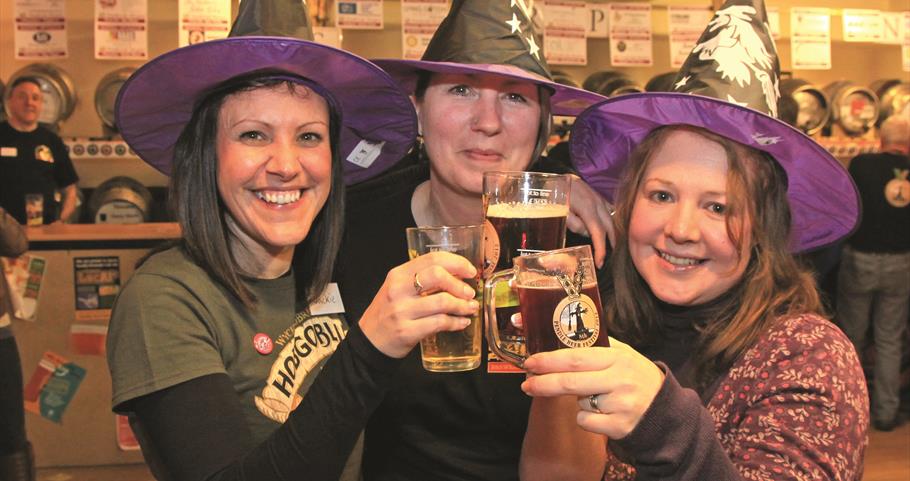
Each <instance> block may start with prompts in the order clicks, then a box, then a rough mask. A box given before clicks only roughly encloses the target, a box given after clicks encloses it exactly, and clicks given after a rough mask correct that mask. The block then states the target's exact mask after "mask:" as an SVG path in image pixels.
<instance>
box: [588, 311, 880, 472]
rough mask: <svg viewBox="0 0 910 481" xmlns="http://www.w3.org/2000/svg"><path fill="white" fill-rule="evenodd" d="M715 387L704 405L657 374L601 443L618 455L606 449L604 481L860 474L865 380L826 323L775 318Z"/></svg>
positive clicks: (865, 412)
mask: <svg viewBox="0 0 910 481" xmlns="http://www.w3.org/2000/svg"><path fill="white" fill-rule="evenodd" d="M717 386H718V387H717V389H716V390H715V391H714V393H713V394H712V395H711V398H710V401H708V404H707V406H704V405H703V404H702V402H701V400H700V399H699V397H698V395H697V394H696V393H695V392H694V391H692V390H690V389H684V388H682V387H680V385H679V384H678V383H677V381H676V379H675V378H673V376H672V374H670V373H667V380H666V381H665V382H664V385H663V386H662V387H661V390H660V391H659V392H658V394H657V397H656V398H655V400H654V402H653V403H652V405H651V407H650V408H649V409H648V411H647V412H646V413H645V416H644V417H643V418H642V420H641V422H640V423H639V425H638V426H636V428H635V430H633V431H632V432H631V433H630V434H629V435H628V436H626V437H625V438H623V439H622V440H619V441H611V442H610V446H611V449H612V450H613V451H615V452H616V453H624V454H623V455H622V456H620V455H618V454H615V455H614V454H612V453H609V454H608V461H607V470H606V474H605V477H604V479H608V480H632V479H637V480H652V479H654V480H656V479H661V480H712V481H721V480H774V481H778V480H799V481H803V480H805V481H810V480H811V481H819V480H832V481H833V480H836V481H859V480H860V479H861V478H862V474H863V453H864V451H865V448H866V444H867V441H868V438H867V436H866V429H867V426H868V424H869V404H868V401H869V398H868V395H867V392H866V382H865V378H864V376H863V371H862V369H861V368H860V364H859V360H858V359H857V356H856V352H855V351H854V349H853V345H852V344H851V343H850V341H849V340H848V339H847V338H846V336H844V334H843V333H841V331H840V330H838V329H837V328H836V327H835V326H834V325H832V324H831V323H830V322H828V321H827V320H825V319H823V318H821V317H819V316H817V315H815V314H806V315H800V316H795V317H791V318H786V319H782V320H781V321H780V322H778V323H777V324H776V325H775V327H774V328H772V329H771V330H770V331H769V332H767V333H766V334H765V335H764V336H762V337H761V338H760V339H759V341H758V342H757V343H756V345H755V346H753V347H752V348H750V349H749V350H748V351H746V352H745V354H743V356H741V357H740V358H739V359H738V360H737V361H736V362H735V363H734V364H733V366H732V367H731V368H730V370H729V371H728V372H727V374H726V375H725V377H724V378H723V379H722V380H721V381H720V382H719V384H718V385H717ZM620 457H622V458H623V459H624V460H625V461H626V463H628V464H626V463H624V462H622V461H620V459H619V458H620Z"/></svg>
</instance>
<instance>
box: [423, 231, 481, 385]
mask: <svg viewBox="0 0 910 481" xmlns="http://www.w3.org/2000/svg"><path fill="white" fill-rule="evenodd" d="M406 232H407V237H408V257H410V258H411V259H414V258H415V257H418V256H421V255H424V254H428V253H430V252H436V251H446V252H452V253H454V254H458V255H460V256H462V257H464V258H466V259H467V260H468V261H470V262H471V263H472V264H474V267H476V268H477V277H476V278H474V279H464V281H465V282H466V283H468V284H469V285H470V286H471V287H473V288H474V292H475V297H474V298H475V299H476V300H477V301H478V302H480V300H481V297H480V296H481V294H482V292H483V284H482V281H481V277H480V276H481V273H482V271H483V259H484V257H483V226H482V225H480V224H477V225H466V226H435V227H411V228H408V229H406ZM423 294H424V295H427V294H432V292H425V293H423ZM481 312H482V309H481V308H478V309H477V312H476V313H474V315H472V316H471V324H469V325H468V327H466V328H464V329H463V330H461V331H442V332H438V333H436V334H433V335H431V336H429V337H427V338H425V339H422V340H421V341H420V357H421V361H422V362H423V367H424V369H426V370H428V371H434V372H457V371H469V370H471V369H475V368H477V367H478V366H480V350H481V347H480V346H481V340H482V337H481V336H482V335H483V334H482V332H481V326H482V317H481Z"/></svg>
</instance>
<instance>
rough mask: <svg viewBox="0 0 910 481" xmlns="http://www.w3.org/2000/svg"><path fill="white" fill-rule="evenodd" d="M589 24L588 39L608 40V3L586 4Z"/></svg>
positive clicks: (586, 29) (587, 28)
mask: <svg viewBox="0 0 910 481" xmlns="http://www.w3.org/2000/svg"><path fill="white" fill-rule="evenodd" d="M585 7H586V8H587V9H588V22H587V26H586V27H585V36H586V37H588V38H607V37H609V36H610V32H609V29H608V26H609V21H608V20H607V19H608V15H607V4H606V3H586V4H585Z"/></svg>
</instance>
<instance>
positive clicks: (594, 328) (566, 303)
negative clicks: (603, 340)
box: [553, 294, 600, 347]
mask: <svg viewBox="0 0 910 481" xmlns="http://www.w3.org/2000/svg"><path fill="white" fill-rule="evenodd" d="M553 330H554V331H555V332H556V337H557V338H558V339H559V342H561V343H563V344H564V345H566V346H568V347H591V346H593V345H594V343H595V342H597V337H598V336H599V335H600V316H599V315H598V314H597V307H595V305H594V300H593V299H591V298H590V297H588V296H587V295H585V294H578V295H575V296H571V295H570V296H567V297H566V298H565V299H563V300H562V301H560V303H559V304H557V306H556V309H555V310H554V312H553Z"/></svg>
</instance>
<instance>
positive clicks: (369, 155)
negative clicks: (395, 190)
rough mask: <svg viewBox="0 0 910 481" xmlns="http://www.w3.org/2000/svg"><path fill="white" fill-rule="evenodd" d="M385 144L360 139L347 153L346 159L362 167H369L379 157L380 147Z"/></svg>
mask: <svg viewBox="0 0 910 481" xmlns="http://www.w3.org/2000/svg"><path fill="white" fill-rule="evenodd" d="M384 145H385V142H371V141H369V140H366V139H364V140H361V141H360V143H359V144H357V146H356V147H354V150H353V151H351V153H350V155H348V158H347V161H348V162H350V163H352V164H354V165H358V166H360V167H363V168H364V169H367V168H369V167H370V166H371V165H373V162H374V161H375V160H376V158H377V157H379V154H381V153H382V147H383V146H384Z"/></svg>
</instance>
